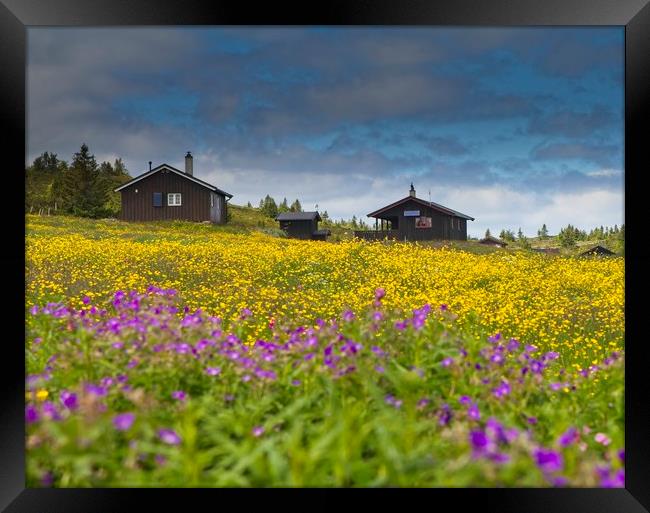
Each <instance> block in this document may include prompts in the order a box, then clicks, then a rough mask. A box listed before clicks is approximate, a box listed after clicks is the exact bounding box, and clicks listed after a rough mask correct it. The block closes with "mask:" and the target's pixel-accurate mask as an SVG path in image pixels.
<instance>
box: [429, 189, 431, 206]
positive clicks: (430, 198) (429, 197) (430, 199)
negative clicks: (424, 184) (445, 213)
mask: <svg viewBox="0 0 650 513" xmlns="http://www.w3.org/2000/svg"><path fill="white" fill-rule="evenodd" d="M429 203H431V189H429Z"/></svg>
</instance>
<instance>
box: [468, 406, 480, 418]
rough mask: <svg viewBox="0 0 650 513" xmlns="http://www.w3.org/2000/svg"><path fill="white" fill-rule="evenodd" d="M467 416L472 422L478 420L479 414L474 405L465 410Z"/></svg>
mask: <svg viewBox="0 0 650 513" xmlns="http://www.w3.org/2000/svg"><path fill="white" fill-rule="evenodd" d="M467 416H468V417H469V418H470V419H472V420H479V419H480V418H481V412H480V411H479V409H478V405H477V404H476V403H472V404H470V405H469V408H467Z"/></svg>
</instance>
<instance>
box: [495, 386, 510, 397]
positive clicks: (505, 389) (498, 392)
mask: <svg viewBox="0 0 650 513" xmlns="http://www.w3.org/2000/svg"><path fill="white" fill-rule="evenodd" d="M492 393H493V394H494V396H495V397H498V398H501V397H504V396H506V395H508V394H509V393H510V385H509V384H508V383H505V382H504V383H501V384H500V385H499V386H498V387H496V388H495V389H494V390H492Z"/></svg>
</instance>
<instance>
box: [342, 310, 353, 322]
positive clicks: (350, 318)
mask: <svg viewBox="0 0 650 513" xmlns="http://www.w3.org/2000/svg"><path fill="white" fill-rule="evenodd" d="M343 320H344V321H347V322H350V321H353V320H354V312H353V311H352V310H346V311H345V312H343Z"/></svg>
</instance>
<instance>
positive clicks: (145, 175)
mask: <svg viewBox="0 0 650 513" xmlns="http://www.w3.org/2000/svg"><path fill="white" fill-rule="evenodd" d="M163 169H167V170H168V171H171V172H172V173H176V174H177V175H179V176H182V177H183V178H187V179H188V180H190V181H192V182H194V183H196V184H198V185H200V186H202V187H205V188H206V189H210V190H211V191H212V192H216V193H217V194H221V195H223V196H227V197H228V198H232V194H229V193H227V192H226V191H222V190H221V189H219V188H218V187H215V186H214V185H211V184H209V183H208V182H204V181H203V180H199V179H198V178H196V177H195V176H193V175H188V174H187V173H184V172H183V171H181V170H180V169H176V168H175V167H173V166H170V165H169V164H160V165H159V166H156V167H154V168H153V169H151V170H149V171H147V172H146V173H142V174H141V175H139V176H136V177H135V178H133V179H131V180H129V181H128V182H126V183H123V184H122V185H120V186H119V187H117V188H115V189H113V190H114V191H115V192H118V191H121V190H122V189H125V188H126V187H129V186H130V185H133V184H134V183H136V182H139V181H140V180H144V179H145V178H149V177H150V176H152V175H154V174H156V173H158V172H159V171H162V170H163Z"/></svg>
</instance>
